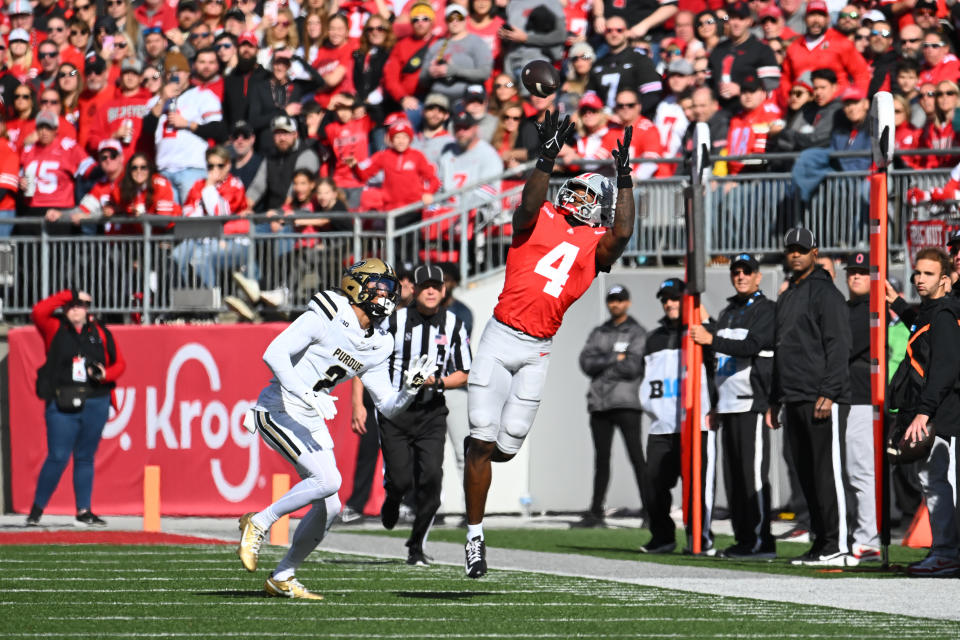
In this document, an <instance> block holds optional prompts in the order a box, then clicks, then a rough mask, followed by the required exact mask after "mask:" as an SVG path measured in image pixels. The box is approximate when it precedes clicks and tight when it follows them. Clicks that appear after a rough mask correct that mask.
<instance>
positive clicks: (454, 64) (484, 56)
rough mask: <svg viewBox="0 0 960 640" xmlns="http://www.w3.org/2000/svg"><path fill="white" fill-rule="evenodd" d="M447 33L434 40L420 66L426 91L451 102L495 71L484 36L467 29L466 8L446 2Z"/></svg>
mask: <svg viewBox="0 0 960 640" xmlns="http://www.w3.org/2000/svg"><path fill="white" fill-rule="evenodd" d="M444 13H445V15H446V19H447V37H446V38H438V39H437V40H434V42H433V44H431V45H430V48H429V49H428V50H427V55H426V56H425V57H424V60H423V67H422V69H421V70H420V87H421V88H423V89H424V93H439V94H440V95H443V96H446V97H447V99H449V100H450V102H453V101H455V100H460V99H462V98H463V95H464V93H466V91H467V87H468V86H469V85H472V84H478V83H482V82H484V81H485V80H486V79H487V78H489V77H490V73H491V72H492V71H493V55H492V54H491V53H490V47H489V46H488V45H487V44H486V43H485V42H484V41H483V39H482V38H481V37H480V36H478V35H475V34H473V33H470V32H469V31H467V10H466V9H464V8H463V7H462V6H460V5H458V4H450V5H447V9H446V11H445V12H444Z"/></svg>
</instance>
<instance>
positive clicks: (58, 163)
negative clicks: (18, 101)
mask: <svg viewBox="0 0 960 640" xmlns="http://www.w3.org/2000/svg"><path fill="white" fill-rule="evenodd" d="M20 159H21V164H22V165H23V167H24V173H25V174H27V175H33V176H35V180H36V191H35V192H34V194H33V197H32V198H29V199H28V202H27V206H29V207H53V208H56V209H70V208H72V207H73V206H74V204H75V202H76V201H75V197H74V185H75V182H76V178H77V177H78V176H85V175H87V174H88V173H90V171H91V170H92V169H93V167H94V165H95V164H96V163H95V162H94V161H93V158H91V157H90V156H88V155H87V154H86V152H84V150H83V149H81V148H80V146H79V145H78V144H77V142H76V141H75V140H73V139H72V138H57V139H56V140H54V141H53V142H52V143H51V144H48V145H46V146H42V145H39V144H33V145H30V146H29V147H27V148H25V149H24V150H23V154H22V155H21V158H20Z"/></svg>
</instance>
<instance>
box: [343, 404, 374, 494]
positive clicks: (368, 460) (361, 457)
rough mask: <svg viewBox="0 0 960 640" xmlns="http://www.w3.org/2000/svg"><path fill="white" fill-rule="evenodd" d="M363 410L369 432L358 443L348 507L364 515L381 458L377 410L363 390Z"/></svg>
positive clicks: (365, 424)
mask: <svg viewBox="0 0 960 640" xmlns="http://www.w3.org/2000/svg"><path fill="white" fill-rule="evenodd" d="M363 408H364V409H366V410H367V420H366V422H364V426H365V427H366V429H367V432H366V433H364V434H362V435H361V436H360V441H359V442H358V443H357V463H356V466H355V467H354V469H353V491H351V493H350V497H349V498H348V499H347V503H346V504H347V506H348V507H350V508H351V509H353V510H354V511H356V512H357V513H363V508H364V507H365V506H367V500H369V499H370V489H372V488H373V475H374V473H375V472H376V470H377V458H378V457H379V456H380V425H379V423H378V421H377V408H376V406H374V404H373V398H371V397H370V392H369V391H367V390H366V389H364V390H363Z"/></svg>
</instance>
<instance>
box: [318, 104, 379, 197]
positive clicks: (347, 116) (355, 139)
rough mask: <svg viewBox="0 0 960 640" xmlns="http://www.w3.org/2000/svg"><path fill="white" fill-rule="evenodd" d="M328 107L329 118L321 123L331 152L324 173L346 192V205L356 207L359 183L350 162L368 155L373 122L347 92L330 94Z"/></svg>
mask: <svg viewBox="0 0 960 640" xmlns="http://www.w3.org/2000/svg"><path fill="white" fill-rule="evenodd" d="M330 109H331V110H332V111H333V117H332V118H331V117H330V116H329V115H328V116H327V118H326V120H327V123H326V124H325V125H321V126H322V128H323V130H324V133H325V136H326V142H327V145H328V146H329V147H330V150H331V152H332V153H331V158H330V162H329V163H328V167H327V175H329V176H330V177H332V178H333V181H334V182H336V183H337V186H338V187H340V188H341V189H343V191H344V193H346V196H347V204H349V205H350V208H351V209H356V207H358V206H359V205H360V193H361V191H362V190H363V182H362V181H360V180H358V179H357V176H356V175H355V174H354V172H353V171H352V170H351V166H352V165H351V164H350V163H351V162H352V163H354V164H355V163H358V162H363V161H364V160H366V159H367V158H368V157H370V132H371V131H372V130H373V121H372V120H371V119H370V117H369V116H368V115H367V114H366V110H365V109H364V107H363V106H359V107H358V106H357V103H356V97H355V96H354V95H353V94H351V93H338V94H337V95H335V96H333V98H331V100H330Z"/></svg>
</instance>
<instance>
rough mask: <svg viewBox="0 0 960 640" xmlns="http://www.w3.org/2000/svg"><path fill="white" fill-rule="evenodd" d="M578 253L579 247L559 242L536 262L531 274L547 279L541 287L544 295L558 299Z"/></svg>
mask: <svg viewBox="0 0 960 640" xmlns="http://www.w3.org/2000/svg"><path fill="white" fill-rule="evenodd" d="M578 253H580V247H578V246H576V245H573V244H570V243H569V242H561V243H560V244H558V245H557V246H555V247H554V248H553V249H551V250H550V251H548V252H547V253H546V255H544V256H543V257H542V258H540V260H539V261H537V265H536V266H535V267H534V269H533V272H534V273H535V274H537V275H540V276H543V277H544V278H546V279H547V283H546V284H545V285H543V291H544V293H546V294H549V295H551V296H553V297H554V298H559V297H560V294H561V293H563V285H565V284H566V283H567V279H568V278H569V277H570V268H571V267H573V264H574V262H576V260H577V254H578Z"/></svg>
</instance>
